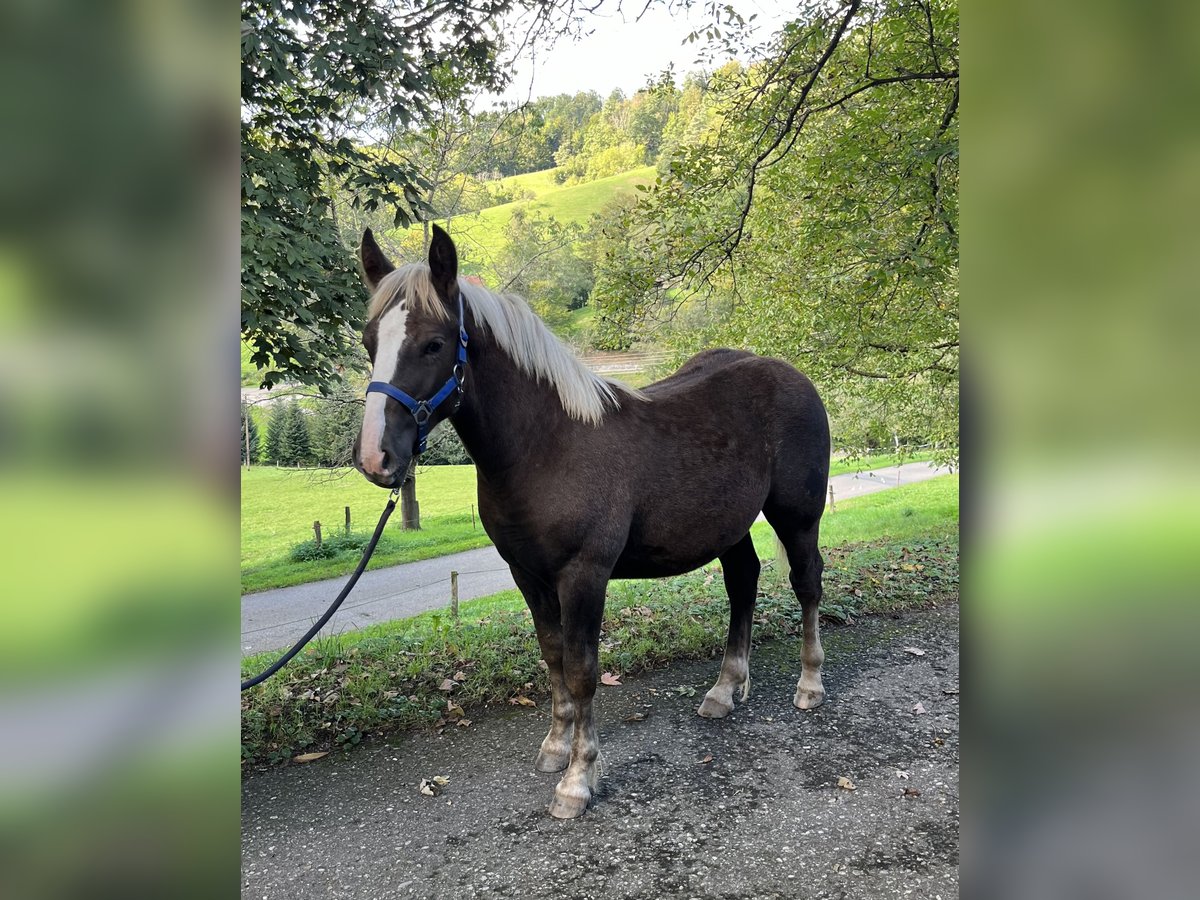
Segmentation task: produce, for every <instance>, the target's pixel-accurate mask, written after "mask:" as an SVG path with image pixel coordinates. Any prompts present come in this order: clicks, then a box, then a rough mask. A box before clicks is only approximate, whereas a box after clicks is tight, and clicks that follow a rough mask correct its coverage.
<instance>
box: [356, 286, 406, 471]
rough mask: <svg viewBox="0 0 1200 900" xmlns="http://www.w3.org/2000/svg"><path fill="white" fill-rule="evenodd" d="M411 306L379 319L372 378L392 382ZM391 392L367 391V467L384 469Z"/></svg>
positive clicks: (362, 444)
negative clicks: (388, 402)
mask: <svg viewBox="0 0 1200 900" xmlns="http://www.w3.org/2000/svg"><path fill="white" fill-rule="evenodd" d="M407 319H408V310H406V309H404V308H403V307H402V306H399V305H396V306H393V307H392V308H391V309H389V310H388V311H387V312H386V313H384V314H383V317H382V318H381V319H380V320H379V327H378V330H377V331H376V342H375V368H374V369H372V371H371V380H372V381H384V382H390V381H391V380H392V379H393V378H395V377H396V363H397V362H398V361H399V358H400V348H401V347H402V346H404V339H405V337H407V334H408V332H406V331H405V329H404V324H405V321H406V320H407ZM387 400H388V398H387V394H381V393H379V392H378V391H372V392H371V393H370V394H367V406H366V409H364V410H363V424H362V434H361V435H360V440H359V453H360V454H361V457H362V465H363V468H364V469H367V470H368V471H371V472H376V473H382V472H383V432H384V429H385V427H386V418H385V412H386V410H387V407H386V404H387Z"/></svg>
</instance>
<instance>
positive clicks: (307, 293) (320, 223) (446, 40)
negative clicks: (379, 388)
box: [241, 0, 575, 391]
mask: <svg viewBox="0 0 1200 900" xmlns="http://www.w3.org/2000/svg"><path fill="white" fill-rule="evenodd" d="M517 8H520V9H523V10H524V11H525V12H526V13H527V17H526V20H525V21H526V22H527V23H528V28H529V37H530V38H531V39H533V38H536V37H537V36H538V35H540V34H543V33H547V32H554V31H561V30H564V29H566V28H568V27H575V23H574V19H573V3H571V2H570V0H565V2H558V0H525V2H522V3H518V2H516V0H480V2H479V3H472V4H465V3H453V2H448V0H432V2H429V3H421V4H414V5H412V6H401V5H394V4H390V3H385V2H382V0H371V2H362V0H293V2H290V3H288V4H286V5H284V4H278V3H275V2H273V0H243V2H242V46H241V50H242V65H241V97H242V121H241V147H242V171H241V188H242V320H241V327H242V335H243V337H244V338H245V340H246V342H247V343H248V344H249V345H250V347H251V348H252V354H251V360H252V361H253V363H254V364H255V365H256V366H257V367H258V368H259V369H261V370H262V371H263V373H264V374H263V384H264V385H265V386H268V387H269V386H271V385H273V384H276V383H279V382H281V381H293V382H299V383H303V384H309V385H315V386H317V387H319V388H321V390H322V391H328V390H330V389H331V386H332V385H333V384H334V383H336V382H337V380H338V378H339V366H343V365H344V364H345V363H346V357H347V354H348V351H349V350H350V347H351V345H352V341H353V335H354V334H356V333H357V331H358V329H359V327H360V326H361V324H362V323H361V315H362V308H361V306H360V305H359V304H357V303H351V302H348V300H349V298H352V297H355V296H357V292H358V291H359V284H358V275H357V272H356V265H355V262H354V257H353V254H352V251H351V250H350V249H349V248H348V247H347V246H345V245H344V244H343V243H342V241H341V240H340V239H339V236H338V227H337V222H336V218H335V216H336V209H335V208H334V206H333V204H332V203H331V200H330V193H331V191H332V190H334V189H336V188H339V187H340V188H342V189H345V190H347V191H349V192H350V193H351V194H352V201H351V203H352V206H353V207H354V208H355V209H358V208H361V209H364V210H366V211H368V212H375V211H387V212H389V213H390V214H391V216H392V221H393V224H395V225H407V224H408V223H410V222H411V221H413V220H414V219H415V218H417V217H418V216H419V215H420V214H421V213H422V212H423V211H424V210H425V208H426V205H425V200H424V199H423V195H424V193H425V192H427V190H428V188H429V183H428V182H427V181H426V179H424V178H423V177H422V176H421V175H420V174H419V172H418V170H417V169H416V168H415V167H414V166H413V165H412V164H411V163H409V162H406V161H404V160H403V159H400V158H398V157H394V156H389V157H382V156H381V155H380V154H378V153H377V152H375V151H374V149H373V148H371V147H368V146H364V145H363V144H361V143H359V142H358V141H356V139H355V136H356V134H357V133H358V132H360V131H361V129H362V126H363V125H364V123H365V122H366V121H367V120H368V119H370V120H381V121H385V122H388V123H399V124H400V125H402V126H405V125H415V124H419V123H421V122H424V121H426V120H427V119H428V118H429V115H430V111H431V105H432V103H433V98H434V96H435V84H436V79H437V77H438V76H437V73H438V72H439V66H440V65H441V64H442V63H444V62H445V61H447V60H449V62H448V63H445V65H447V66H449V67H450V69H451V70H452V71H453V73H454V75H455V77H456V78H457V79H458V83H459V84H461V85H462V86H463V88H464V89H466V88H467V87H473V88H481V89H489V90H495V89H499V88H501V87H503V85H504V83H505V81H506V79H507V77H508V75H507V69H506V67H505V66H504V65H502V64H501V62H500V61H499V60H498V57H497V52H498V50H499V48H500V47H501V44H502V41H501V35H500V30H499V29H500V27H501V23H502V21H503V20H504V19H505V16H506V14H507V13H509V12H511V11H513V10H515V9H517Z"/></svg>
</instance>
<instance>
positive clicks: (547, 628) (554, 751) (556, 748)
mask: <svg viewBox="0 0 1200 900" xmlns="http://www.w3.org/2000/svg"><path fill="white" fill-rule="evenodd" d="M512 574H513V581H515V582H516V584H517V587H518V588H520V589H521V594H522V595H523V596H524V597H525V603H526V605H527V606H528V607H529V612H530V613H531V614H532V616H533V626H534V628H535V629H536V630H537V638H538V645H539V646H540V647H541V649H542V659H544V660H545V661H546V668H547V671H548V672H549V675H550V691H551V695H552V698H553V699H552V701H551V709H550V732H549V733H548V734H547V735H546V737H545V739H544V740H543V741H542V746H541V748H540V749H539V750H538V755H537V760H536V761H535V762H534V764H533V767H534V768H535V769H537V770H538V771H539V772H561V771H562V770H563V769H565V768H566V767H567V763H569V762H570V761H571V730H572V729H573V728H574V727H575V704H574V703H573V702H572V700H571V694H570V692H569V691H568V690H567V684H566V681H565V680H564V678H563V636H562V621H561V619H560V618H559V607H558V595H557V594H556V593H555V592H554V590H553V589H552V588H550V587H548V586H546V585H545V584H543V583H542V582H541V581H540V580H538V579H537V578H535V577H534V576H532V575H529V574H527V573H525V572H523V571H521V570H520V569H517V568H516V567H512Z"/></svg>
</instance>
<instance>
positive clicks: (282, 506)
mask: <svg viewBox="0 0 1200 900" xmlns="http://www.w3.org/2000/svg"><path fill="white" fill-rule="evenodd" d="M386 500H387V492H386V491H384V490H381V489H380V488H377V487H375V486H374V485H372V484H370V483H369V482H367V481H366V480H365V479H364V478H363V477H362V476H361V475H359V474H358V473H357V472H356V471H354V470H353V469H333V470H330V469H281V468H276V467H271V466H255V467H252V468H250V469H249V470H246V469H243V470H242V559H241V563H242V590H243V592H247V593H248V592H251V591H261V590H266V589H268V588H273V587H286V586H288V585H292V584H303V583H306V582H309V581H317V580H320V579H322V578H333V577H335V576H337V575H344V574H347V573H349V572H350V571H351V570H352V569H353V568H354V566H355V565H356V564H357V562H358V556H359V554H358V552H357V551H353V550H350V551H348V552H346V553H344V554H342V555H341V556H339V557H335V558H334V559H321V560H313V561H311V562H300V563H298V562H293V561H292V560H291V559H290V557H289V553H290V551H291V549H292V548H293V547H294V546H295V545H297V544H299V543H301V542H303V541H307V540H311V539H312V536H313V529H312V526H313V522H314V521H320V522H321V525H322V531H323V533H324V534H325V535H332V534H334V533H336V532H339V531H342V530H343V527H344V523H345V507H347V506H349V507H350V516H351V524H352V528H353V529H354V530H356V531H367V532H369V531H371V530H372V529H374V527H375V523H376V521H378V519H379V514H380V512H382V511H383V506H384V503H385V502H386ZM417 501H418V502H419V503H420V505H421V526H422V529H421V531H416V532H406V531H402V530H401V529H400V525H399V522H400V515H399V512H398V511H397V512H396V513H395V514H394V515H393V518H392V522H391V523H389V524H388V527H387V531H386V532H385V539H384V540H383V541H380V544H379V548H378V549H377V550H376V552H375V555H374V557H372V559H371V566H370V567H371V568H372V569H375V568H382V567H383V566H390V565H396V564H398V563H404V562H414V561H415V560H419V559H430V558H432V557H435V556H444V555H446V554H449V553H458V552H459V551H461V550H470V549H473V548H475V547H483V546H486V545H487V544H489V543H490V541H489V540H488V537H487V535H486V534H485V533H484V531H483V526H482V525H481V524H479V521H478V518H475V520H474V523H472V514H471V507H472V505H473V504H474V503H475V468H474V466H427V467H423V468H421V469H420V470H419V471H418V475H417Z"/></svg>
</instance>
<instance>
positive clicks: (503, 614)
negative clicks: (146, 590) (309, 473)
mask: <svg viewBox="0 0 1200 900" xmlns="http://www.w3.org/2000/svg"><path fill="white" fill-rule="evenodd" d="M957 499H958V477H957V476H943V477H940V478H937V479H932V480H930V481H927V482H922V483H920V484H914V485H910V486H907V487H902V488H897V489H895V490H893V491H889V492H886V493H883V494H876V495H871V496H867V497H862V498H857V499H854V500H847V501H845V503H844V504H842V505H841V506H839V508H838V510H837V511H836V512H835V513H834V514H833V516H832V517H831V520H835V521H836V524H834V522H833V521H831V523H830V526H829V528H828V529H826V531H825V536H826V540H823V542H822V544H823V548H824V552H825V556H826V569H825V578H824V585H825V597H824V601H823V603H822V610H823V613H824V616H825V618H826V619H827V620H832V621H835V622H853V620H854V619H855V618H856V617H858V616H860V615H863V614H869V613H879V612H889V611H894V610H901V609H909V608H916V607H923V606H928V605H931V604H934V603H938V602H945V601H951V600H955V599H956V598H957V595H958V537H957V524H958V505H957ZM838 542H840V543H838ZM773 552H774V551H773V546H772V547H771V548H770V553H769V555H773ZM713 574H714V572H713V571H712V570H711V567H710V570H709V571H707V572H703V571H702V572H697V573H691V574H688V575H683V576H679V577H677V578H666V579H659V580H655V581H628V582H613V583H612V584H611V585H610V586H609V591H608V602H607V605H606V608H605V618H604V625H603V630H602V633H601V646H600V666H601V670H602V671H605V670H607V671H612V672H616V673H619V674H630V673H635V672H638V671H641V670H646V669H650V668H654V667H657V666H661V665H663V664H665V663H667V662H670V661H671V660H674V659H680V658H701V657H706V656H713V655H716V654H717V653H719V652H720V651H721V649H722V647H723V644H724V638H725V632H726V628H727V626H728V604H727V601H726V598H725V594H724V589H723V587H722V584H721V579H720V578H719V577H710V576H712V575H713ZM799 632H800V609H799V604H797V603H796V600H795V597H794V595H792V593H791V591H790V590H789V589H788V588H787V587H786V586H785V585H784V584H783V583H782V580H781V579H780V578H779V577H778V576H777V575H775V574H774V571H773V569H771V568H770V567H768V568H766V569H764V574H763V577H762V579H761V581H760V598H759V602H758V606H757V609H756V613H755V640H756V641H764V640H771V639H774V638H781V637H788V636H794V635H797V634H799ZM275 655H276V654H274V653H265V654H259V655H257V656H253V657H248V658H247V659H245V660H243V663H242V672H243V675H248V674H251V673H253V672H256V671H258V670H260V669H261V668H263V667H264V666H265V665H267V664H268V663H269V662H271V661H272V660H273V659H274V657H275ZM539 659H540V654H539V651H538V647H537V641H536V639H535V637H534V633H533V626H532V622H531V620H530V617H529V613H528V611H527V610H526V609H525V606H524V603H523V602H522V600H521V598H520V596H519V594H517V592H516V591H506V592H502V593H500V594H496V595H493V596H490V597H485V598H480V599H479V600H475V601H471V602H468V603H464V604H463V606H462V608H461V610H460V616H459V618H458V620H455V619H453V618H452V617H451V616H450V615H449V613H448V611H446V610H437V611H433V612H428V613H424V614H422V615H420V616H416V617H414V618H411V619H403V620H398V621H395V622H388V623H383V624H380V625H376V626H372V627H370V628H367V629H364V630H362V631H358V632H353V633H347V634H341V635H338V636H335V637H330V638H327V639H322V640H320V641H318V642H317V643H316V644H315V645H313V646H312V647H310V648H309V649H308V650H307V651H306V652H305V653H304V654H302V655H301V656H300V657H299V658H298V659H297V660H295V661H293V663H292V664H291V666H290V667H288V668H287V669H285V670H284V671H283V672H282V673H281V674H280V675H278V676H276V677H275V678H274V679H272V680H270V681H267V682H266V683H264V684H263V685H260V686H259V687H257V688H253V689H252V690H250V691H247V692H246V693H244V694H243V695H242V755H243V760H244V761H246V762H266V763H281V762H286V761H287V760H289V759H290V758H291V757H292V756H293V755H295V754H296V753H299V752H304V751H308V750H314V749H317V750H322V749H331V748H334V747H339V746H350V745H353V744H356V743H358V742H359V741H360V740H361V739H362V738H363V737H364V736H365V735H368V734H373V733H382V732H386V731H388V730H390V729H395V728H401V727H413V726H420V725H427V726H434V727H438V728H444V727H450V726H456V725H457V723H459V722H460V721H464V722H465V723H467V724H468V725H469V721H470V720H469V718H467V715H468V714H469V713H470V711H471V709H472V708H473V707H477V706H480V705H483V704H500V705H506V704H510V703H522V704H525V703H534V704H537V705H539V706H543V707H544V706H545V698H546V697H547V696H548V694H549V685H548V682H547V678H546V675H545V672H544V671H543V670H542V669H541V667H540V666H539ZM447 680H449V681H450V682H451V683H452V684H453V685H454V687H453V688H452V689H451V690H449V691H443V690H442V689H441V688H442V687H444V686H446V684H445V683H446V682H447Z"/></svg>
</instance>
